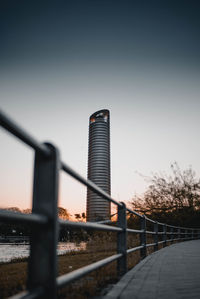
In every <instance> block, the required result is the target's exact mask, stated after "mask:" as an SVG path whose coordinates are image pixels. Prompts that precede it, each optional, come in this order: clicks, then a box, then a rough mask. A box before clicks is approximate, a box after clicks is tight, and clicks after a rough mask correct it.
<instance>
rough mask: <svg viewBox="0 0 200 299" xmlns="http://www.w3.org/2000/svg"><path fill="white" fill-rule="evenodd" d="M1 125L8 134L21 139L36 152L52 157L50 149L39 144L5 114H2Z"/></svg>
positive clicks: (0, 115)
mask: <svg viewBox="0 0 200 299" xmlns="http://www.w3.org/2000/svg"><path fill="white" fill-rule="evenodd" d="M0 118H1V125H2V127H3V128H4V129H6V130H7V131H8V132H10V133H11V134H13V135H14V136H16V137H17V138H19V139H20V140H21V141H23V142H24V143H26V144H27V145H29V146H30V147H32V148H33V149H34V150H35V151H38V152H40V153H42V154H43V155H45V156H46V157H49V156H50V151H49V149H48V148H47V147H46V146H45V145H44V144H41V143H39V142H38V141H37V140H36V139H35V138H34V137H32V136H31V135H30V134H28V133H27V132H26V131H25V130H24V129H22V128H21V127H20V126H18V125H17V124H16V123H15V122H14V121H13V120H11V119H10V118H9V117H7V116H6V115H5V114H4V113H2V112H0Z"/></svg>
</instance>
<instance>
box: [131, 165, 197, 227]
mask: <svg viewBox="0 0 200 299" xmlns="http://www.w3.org/2000/svg"><path fill="white" fill-rule="evenodd" d="M171 171H172V174H171V175H169V176H168V175H166V174H154V175H153V177H150V178H148V181H149V182H150V185H149V187H148V188H147V190H146V191H145V192H144V194H143V195H142V196H138V195H135V196H134V197H133V199H132V201H131V203H130V204H131V206H132V209H134V210H136V211H138V212H140V213H141V214H145V215H147V216H149V217H150V218H152V219H154V220H157V221H159V222H164V223H168V224H171V225H177V226H185V227H200V179H199V178H197V177H196V174H195V172H194V171H193V170H192V168H191V167H189V168H187V169H186V170H183V171H182V170H181V169H180V167H179V166H178V164H177V163H176V162H175V163H173V164H172V165H171ZM136 218H137V217H134V216H129V217H128V222H129V224H130V225H132V226H133V224H134V223H136V222H137V220H136Z"/></svg>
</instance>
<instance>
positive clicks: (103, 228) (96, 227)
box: [59, 219, 122, 232]
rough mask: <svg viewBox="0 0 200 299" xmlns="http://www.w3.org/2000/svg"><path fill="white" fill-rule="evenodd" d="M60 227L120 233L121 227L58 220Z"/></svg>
mask: <svg viewBox="0 0 200 299" xmlns="http://www.w3.org/2000/svg"><path fill="white" fill-rule="evenodd" d="M59 223H60V225H61V226H66V227H73V228H82V229H85V230H97V231H98V230H99V231H109V232H121V231H122V228H121V227H114V226H109V225H105V224H100V223H95V222H74V221H68V220H62V219H59Z"/></svg>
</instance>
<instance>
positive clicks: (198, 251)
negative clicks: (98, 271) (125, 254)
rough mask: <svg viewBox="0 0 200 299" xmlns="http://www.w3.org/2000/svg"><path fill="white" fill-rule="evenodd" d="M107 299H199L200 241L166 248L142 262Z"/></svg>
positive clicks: (116, 286)
mask: <svg viewBox="0 0 200 299" xmlns="http://www.w3.org/2000/svg"><path fill="white" fill-rule="evenodd" d="M103 298H104V299H111V298H112V299H117V298H120V299H127V298H128V299H158V298H159V299H199V298H200V240H195V241H187V242H183V243H177V244H173V245H171V246H168V247H165V248H163V249H161V250H159V251H157V252H155V253H153V254H151V255H149V256H148V257H146V258H145V259H144V260H143V261H141V262H140V263H139V264H138V265H137V266H135V267H134V268H133V269H132V270H130V271H129V272H128V273H127V274H125V275H124V276H123V278H122V279H121V280H120V281H119V282H118V283H117V284H116V285H115V286H114V287H113V288H112V289H111V291H110V292H109V293H108V294H107V295H106V296H104V297H103Z"/></svg>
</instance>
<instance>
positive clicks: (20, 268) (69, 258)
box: [0, 251, 139, 299]
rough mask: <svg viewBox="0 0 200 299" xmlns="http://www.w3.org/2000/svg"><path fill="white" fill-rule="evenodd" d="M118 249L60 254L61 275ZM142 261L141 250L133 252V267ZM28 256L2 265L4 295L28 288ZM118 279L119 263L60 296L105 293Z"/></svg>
mask: <svg viewBox="0 0 200 299" xmlns="http://www.w3.org/2000/svg"><path fill="white" fill-rule="evenodd" d="M114 253H115V252H109V253H107V252H105V251H99V252H94V253H92V252H86V251H81V252H71V253H67V254H65V255H61V256H59V257H58V275H63V274H66V273H69V272H71V271H73V270H76V269H78V268H80V267H83V266H85V265H88V264H90V263H93V262H96V261H98V260H100V259H103V258H105V257H107V256H109V255H112V254H114ZM138 261H139V255H138V254H137V253H134V254H132V257H131V260H130V261H129V267H132V266H133V265H135V264H136V263H137V262H138ZM27 267H28V262H27V259H23V260H15V261H13V262H9V263H3V264H0V273H1V274H0V294H1V296H0V297H1V298H7V297H9V296H11V295H13V294H16V293H18V292H21V291H23V290H25V289H26V279H27ZM116 281H117V273H116V262H113V263H111V264H110V265H107V266H106V267H103V268H102V269H99V270H98V271H95V272H93V273H91V274H89V275H87V276H86V277H84V278H82V279H81V280H79V281H78V282H75V283H71V284H70V285H69V286H67V287H65V288H62V289H61V290H59V294H58V298H66V294H70V296H69V295H68V296H67V298H73V299H86V298H91V297H93V296H95V295H98V294H100V293H101V290H102V288H104V287H105V286H106V285H109V284H113V283H115V282H116Z"/></svg>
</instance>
